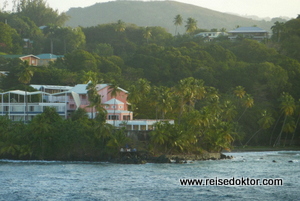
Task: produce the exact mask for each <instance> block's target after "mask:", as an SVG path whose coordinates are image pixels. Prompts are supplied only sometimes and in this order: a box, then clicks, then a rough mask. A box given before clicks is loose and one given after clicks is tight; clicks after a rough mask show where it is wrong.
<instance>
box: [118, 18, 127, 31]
mask: <svg viewBox="0 0 300 201" xmlns="http://www.w3.org/2000/svg"><path fill="white" fill-rule="evenodd" d="M125 29H126V24H125V22H123V21H122V20H118V22H117V24H116V26H115V31H116V32H124V31H125Z"/></svg>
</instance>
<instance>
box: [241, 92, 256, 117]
mask: <svg viewBox="0 0 300 201" xmlns="http://www.w3.org/2000/svg"><path fill="white" fill-rule="evenodd" d="M242 104H243V106H244V107H245V109H244V111H243V113H242V114H241V116H240V117H239V118H238V120H237V121H239V120H240V119H241V118H242V116H243V115H244V114H245V112H246V111H247V109H248V108H251V107H253V105H254V99H253V97H252V96H251V95H250V94H246V95H245V96H244V97H243V99H242Z"/></svg>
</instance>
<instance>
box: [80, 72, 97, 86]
mask: <svg viewBox="0 0 300 201" xmlns="http://www.w3.org/2000/svg"><path fill="white" fill-rule="evenodd" d="M97 77H98V74H97V72H94V71H87V72H86V71H83V76H82V79H81V81H82V82H83V83H88V82H89V81H91V82H93V83H98V79H97Z"/></svg>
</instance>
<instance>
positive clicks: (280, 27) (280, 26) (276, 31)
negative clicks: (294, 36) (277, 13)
mask: <svg viewBox="0 0 300 201" xmlns="http://www.w3.org/2000/svg"><path fill="white" fill-rule="evenodd" d="M271 30H272V32H273V36H276V41H277V42H280V37H281V33H282V32H284V22H278V21H276V22H275V23H274V25H273V26H272V27H271Z"/></svg>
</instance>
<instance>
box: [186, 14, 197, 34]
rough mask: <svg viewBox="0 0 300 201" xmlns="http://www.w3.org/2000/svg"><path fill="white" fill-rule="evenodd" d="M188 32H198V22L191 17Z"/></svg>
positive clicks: (188, 22) (187, 27)
mask: <svg viewBox="0 0 300 201" xmlns="http://www.w3.org/2000/svg"><path fill="white" fill-rule="evenodd" d="M185 27H186V32H187V33H190V34H192V33H193V32H194V31H196V29H197V28H198V27H197V20H195V19H194V18H191V17H189V18H188V19H187V21H186V25H185Z"/></svg>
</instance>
